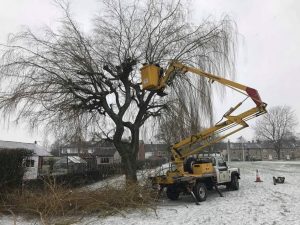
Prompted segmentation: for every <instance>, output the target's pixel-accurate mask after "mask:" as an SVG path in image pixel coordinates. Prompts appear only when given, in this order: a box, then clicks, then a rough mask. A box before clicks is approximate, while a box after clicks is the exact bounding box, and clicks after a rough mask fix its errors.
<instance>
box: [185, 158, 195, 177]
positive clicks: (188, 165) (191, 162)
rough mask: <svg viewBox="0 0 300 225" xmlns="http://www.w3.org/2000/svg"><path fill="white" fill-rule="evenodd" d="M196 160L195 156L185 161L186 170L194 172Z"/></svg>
mask: <svg viewBox="0 0 300 225" xmlns="http://www.w3.org/2000/svg"><path fill="white" fill-rule="evenodd" d="M195 162H196V159H195V158H194V157H190V158H188V159H187V160H186V161H185V163H184V171H186V172H189V173H193V165H194V163H195Z"/></svg>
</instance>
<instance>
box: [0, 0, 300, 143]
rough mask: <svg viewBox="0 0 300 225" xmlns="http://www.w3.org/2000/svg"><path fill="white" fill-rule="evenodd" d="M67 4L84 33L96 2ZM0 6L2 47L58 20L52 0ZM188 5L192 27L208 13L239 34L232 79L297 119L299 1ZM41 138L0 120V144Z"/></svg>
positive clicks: (220, 107) (219, 110) (15, 0)
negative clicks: (22, 31) (223, 19)
mask: <svg viewBox="0 0 300 225" xmlns="http://www.w3.org/2000/svg"><path fill="white" fill-rule="evenodd" d="M124 1H125V0H124ZM70 2H71V3H72V11H73V14H74V16H75V18H76V20H77V21H79V22H80V24H81V25H83V26H84V27H85V29H88V28H90V26H91V24H90V22H89V21H90V19H91V18H92V17H93V15H94V14H95V13H96V12H97V10H101V8H100V7H99V1H97V0H84V1H83V0H70ZM0 3H1V4H0V42H1V43H5V42H6V39H7V35H8V34H9V33H14V32H17V31H18V30H20V29H21V27H22V25H25V26H29V27H31V28H32V29H38V28H39V27H41V26H43V24H46V25H49V26H55V23H56V22H57V20H58V18H59V13H58V11H57V9H56V8H55V7H54V5H53V3H52V2H51V1H50V0H0ZM191 3H192V7H191V8H192V18H193V19H194V21H195V23H196V22H197V21H198V22H200V21H201V20H202V19H203V18H207V17H208V16H210V15H211V16H212V17H215V18H221V17H222V16H223V15H225V14H228V15H229V16H230V17H231V18H232V19H233V20H234V21H235V22H236V24H237V28H238V31H239V35H238V36H239V50H238V55H237V56H238V57H237V62H236V67H237V77H236V81H238V82H241V83H243V84H246V85H248V86H250V87H253V88H256V89H257V90H258V91H259V92H260V95H261V97H262V99H263V100H264V101H265V102H266V103H267V104H268V106H269V107H272V106H277V105H288V106H291V107H292V109H293V110H294V111H295V114H296V116H297V118H298V120H300V103H299V98H300V92H299V89H300V76H299V74H298V73H299V69H300V63H299V53H300V26H299V24H300V13H299V12H300V1H296V0H294V1H292V0H285V1H280V0H277V1H276V0H269V1H267V0H264V1H261V0H243V1H241V0H226V1H224V0H209V1H208V0H197V1H196V0H194V1H191ZM216 97H217V96H216ZM233 100H235V95H234V94H233V93H232V92H230V91H229V92H227V96H226V99H225V101H224V102H223V103H222V104H220V102H218V103H217V104H216V106H215V110H216V114H217V115H216V117H218V116H220V115H221V114H223V113H224V112H225V111H224V109H226V108H225V107H224V105H227V104H228V106H229V105H230V104H231V105H232V101H233ZM253 124H254V122H251V123H250V125H253ZM299 130H300V129H299V128H298V132H299ZM241 135H243V136H244V137H245V138H246V139H247V140H251V139H252V138H253V137H252V136H253V132H252V131H251V128H247V130H246V131H243V132H240V133H239V134H238V135H237V136H241ZM237 136H235V137H233V138H236V137H237ZM42 138H43V136H42V135H40V134H38V133H37V132H35V133H29V132H28V130H26V128H25V127H24V126H21V127H19V126H17V127H16V126H15V125H14V124H5V125H4V124H3V121H2V120H0V140H9V141H22V142H33V141H35V140H38V141H42ZM233 141H235V139H233Z"/></svg>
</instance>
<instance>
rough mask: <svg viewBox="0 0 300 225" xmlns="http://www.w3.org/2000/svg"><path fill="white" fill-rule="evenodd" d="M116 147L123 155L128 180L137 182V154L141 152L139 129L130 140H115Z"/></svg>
mask: <svg viewBox="0 0 300 225" xmlns="http://www.w3.org/2000/svg"><path fill="white" fill-rule="evenodd" d="M114 144H115V147H116V148H117V151H118V152H119V153H120V155H121V160H122V166H123V168H124V172H125V176H126V182H127V183H132V182H137V175H136V172H137V155H138V152H139V129H135V130H134V132H133V133H132V140H131V142H130V143H128V142H124V141H121V142H115V143H114Z"/></svg>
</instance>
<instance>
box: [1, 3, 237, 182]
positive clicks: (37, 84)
mask: <svg viewBox="0 0 300 225" xmlns="http://www.w3.org/2000/svg"><path fill="white" fill-rule="evenodd" d="M58 3H59V4H58V5H59V7H60V8H61V9H62V10H63V12H64V17H63V19H62V20H61V23H60V26H59V27H58V28H57V29H55V30H51V29H49V28H45V29H43V30H41V32H39V33H34V32H32V30H30V29H27V30H25V31H22V32H20V33H18V34H16V35H14V36H12V37H11V38H10V41H9V43H8V44H7V45H2V47H3V48H4V52H3V54H2V63H1V73H0V74H1V75H0V76H1V79H2V81H4V82H5V83H6V84H7V85H5V87H4V90H3V91H4V92H5V93H6V94H3V95H2V96H1V98H0V108H1V110H2V111H3V112H4V113H6V115H8V114H9V113H11V112H17V118H18V119H26V120H28V121H29V123H30V124H31V125H32V126H33V127H36V126H39V125H40V124H46V128H47V129H48V130H49V129H51V130H56V129H63V128H64V129H66V130H67V131H68V129H70V128H72V124H73V121H78V120H80V121H81V123H82V124H85V125H86V127H88V128H89V129H90V130H93V131H95V129H98V132H101V134H102V136H103V138H105V139H106V140H109V141H111V142H113V144H114V146H115V147H116V149H117V150H118V152H119V153H120V155H121V158H122V162H123V164H124V165H125V174H126V177H127V179H128V180H133V181H135V180H136V178H137V177H136V157H137V153H138V151H139V136H140V128H141V126H142V125H143V124H144V123H145V121H147V120H148V119H149V118H152V117H158V116H160V115H161V113H162V112H163V111H164V109H165V108H166V104H167V103H168V100H165V99H164V98H161V97H159V96H158V95H157V92H156V91H145V90H142V89H141V80H140V75H139V68H140V67H141V65H142V63H159V64H160V65H161V66H162V67H166V66H167V64H168V62H169V60H172V59H177V60H180V61H182V62H184V63H188V64H189V65H197V66H200V67H202V68H203V69H206V70H208V71H210V72H216V71H217V72H218V73H219V74H228V73H229V72H230V71H231V69H232V68H233V67H232V65H233V61H234V54H233V53H234V48H233V47H234V38H233V37H234V35H233V34H234V24H233V23H232V21H230V20H229V19H228V18H224V19H222V20H220V21H211V20H209V19H207V20H203V22H201V23H200V24H198V25H193V24H191V23H190V20H189V18H188V12H187V11H186V10H185V7H184V5H183V4H182V3H181V2H180V1H159V0H145V1H121V0H119V1H118V0H112V1H104V2H103V11H102V12H101V14H100V15H99V16H97V17H96V18H95V20H94V27H93V28H94V29H93V30H92V31H90V32H88V33H85V32H83V31H82V29H81V28H80V26H79V25H78V24H77V23H76V21H75V20H74V19H73V18H72V17H71V14H70V10H69V6H68V4H65V3H62V2H59V1H58ZM176 82H177V83H180V82H181V80H179V79H178V80H177V81H176ZM176 82H174V83H176ZM208 94H209V93H208ZM78 118H79V119H78ZM149 130H150V128H149Z"/></svg>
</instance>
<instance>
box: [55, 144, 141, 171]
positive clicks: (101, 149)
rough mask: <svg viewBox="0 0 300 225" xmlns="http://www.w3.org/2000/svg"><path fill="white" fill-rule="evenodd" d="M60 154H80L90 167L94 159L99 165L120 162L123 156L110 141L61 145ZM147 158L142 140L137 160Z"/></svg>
mask: <svg viewBox="0 0 300 225" xmlns="http://www.w3.org/2000/svg"><path fill="white" fill-rule="evenodd" d="M59 155H60V156H80V157H81V158H83V159H84V160H86V161H87V163H88V167H89V165H91V164H92V160H94V161H96V164H97V165H100V164H112V163H120V162H121V156H120V154H119V152H118V151H117V149H116V148H115V146H114V145H113V144H112V143H109V142H81V143H72V144H69V145H65V146H61V147H60V153H59ZM144 159H145V149H144V142H143V141H140V144H139V152H138V155H137V160H144Z"/></svg>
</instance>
